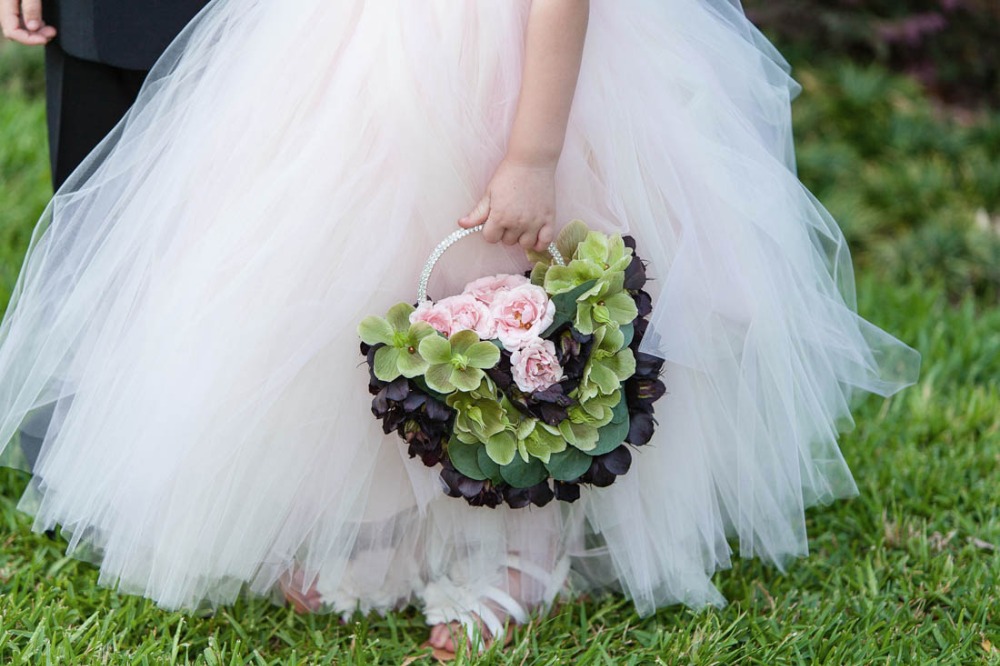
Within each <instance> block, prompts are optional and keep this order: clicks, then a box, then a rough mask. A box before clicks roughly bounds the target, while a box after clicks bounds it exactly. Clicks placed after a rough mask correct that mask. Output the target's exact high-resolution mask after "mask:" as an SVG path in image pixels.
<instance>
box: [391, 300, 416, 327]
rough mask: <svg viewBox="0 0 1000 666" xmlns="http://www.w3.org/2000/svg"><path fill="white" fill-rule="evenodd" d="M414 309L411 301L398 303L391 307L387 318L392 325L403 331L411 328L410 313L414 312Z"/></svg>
mask: <svg viewBox="0 0 1000 666" xmlns="http://www.w3.org/2000/svg"><path fill="white" fill-rule="evenodd" d="M413 310H414V307H413V306H412V305H410V304H409V303H396V304H395V305H393V306H392V307H391V308H389V313H388V314H387V315H386V316H385V318H386V320H388V322H389V325H390V326H392V327H393V328H394V329H395V330H397V331H399V332H400V333H403V332H405V331H408V330H410V315H411V314H412V313H413Z"/></svg>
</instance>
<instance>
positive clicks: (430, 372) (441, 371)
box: [420, 338, 455, 393]
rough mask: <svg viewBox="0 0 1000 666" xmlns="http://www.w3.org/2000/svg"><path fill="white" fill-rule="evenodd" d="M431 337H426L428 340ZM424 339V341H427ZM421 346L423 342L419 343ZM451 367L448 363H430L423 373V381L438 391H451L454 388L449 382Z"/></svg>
mask: <svg viewBox="0 0 1000 666" xmlns="http://www.w3.org/2000/svg"><path fill="white" fill-rule="evenodd" d="M430 339H431V338H427V340H430ZM427 340H424V342H427ZM420 346H421V348H423V343H421V345H420ZM452 369H453V368H452V367H451V366H450V365H448V364H445V363H441V364H438V365H432V366H430V367H429V368H427V372H425V373H424V381H426V382H427V385H428V386H429V387H431V388H432V389H434V390H435V391H437V392H438V393H451V392H452V391H454V390H455V385H454V384H452V383H451V371H452Z"/></svg>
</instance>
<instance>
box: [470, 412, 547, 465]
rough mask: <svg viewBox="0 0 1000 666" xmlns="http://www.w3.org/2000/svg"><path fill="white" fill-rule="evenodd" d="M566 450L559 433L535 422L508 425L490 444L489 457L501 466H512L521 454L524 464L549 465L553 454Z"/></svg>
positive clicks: (536, 420)
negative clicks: (535, 462)
mask: <svg viewBox="0 0 1000 666" xmlns="http://www.w3.org/2000/svg"><path fill="white" fill-rule="evenodd" d="M511 408H512V409H513V406H511ZM565 450H566V440H565V439H563V437H562V435H561V434H560V433H559V429H558V428H556V427H555V426H550V425H548V424H546V423H544V422H542V421H539V420H538V419H533V418H522V419H521V420H520V421H518V422H517V423H516V424H510V425H508V426H507V427H506V428H505V429H504V430H503V431H502V432H499V433H497V434H496V435H494V436H493V437H491V438H490V439H489V441H488V442H486V455H488V456H489V457H490V459H491V460H493V461H494V462H495V463H497V464H498V465H508V464H510V462H511V461H512V460H514V456H515V455H518V454H520V456H521V460H523V461H524V462H530V461H531V459H532V458H538V459H539V460H541V461H542V462H543V463H547V462H549V459H550V458H551V456H552V454H553V453H559V452H561V451H565Z"/></svg>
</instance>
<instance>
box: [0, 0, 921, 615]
mask: <svg viewBox="0 0 1000 666" xmlns="http://www.w3.org/2000/svg"><path fill="white" fill-rule="evenodd" d="M529 8H530V0H479V1H472V0H461V1H456V0H422V1H421V2H408V1H407V2H404V1H403V0H381V1H375V0H369V1H363V0H286V1H284V2H275V1H274V0H214V2H212V3H211V4H210V5H209V6H208V7H207V8H206V9H205V10H204V11H203V12H202V13H201V14H200V15H198V17H197V18H196V19H195V20H194V21H193V22H192V23H191V24H190V25H189V26H188V27H187V29H186V30H185V31H184V32H183V33H182V35H181V36H180V37H179V38H178V39H177V40H176V41H175V42H174V43H173V45H172V46H171V47H170V49H169V50H168V51H167V53H166V54H165V55H164V56H163V57H162V58H161V60H160V61H159V62H158V63H157V65H156V67H155V69H154V70H153V72H152V73H151V75H150V77H149V80H148V82H147V83H146V85H145V87H144V89H143V91H142V93H141V95H140V97H139V100H138V102H137V103H136V105H135V107H134V108H133V109H132V110H131V111H130V112H129V114H128V115H127V117H126V118H125V119H124V120H123V121H122V122H121V124H119V126H118V127H117V128H116V129H115V130H114V131H113V132H112V133H111V135H109V136H108V137H107V139H106V140H105V141H104V142H103V143H102V144H101V145H100V146H99V147H98V148H97V149H96V150H95V151H94V153H93V154H92V155H91V156H90V157H89V158H88V159H87V161H86V162H85V163H84V164H83V165H82V166H81V167H80V168H79V169H78V170H77V171H76V172H75V174H74V175H73V177H72V178H71V179H70V180H69V181H68V182H67V183H66V184H65V186H64V187H62V188H61V189H60V190H59V191H58V192H57V193H56V195H55V197H54V198H53V199H52V201H51V203H50V205H49V206H48V208H47V209H46V211H45V213H44V215H43V217H42V219H41V221H40V222H39V224H38V226H37V228H36V230H35V233H34V235H33V237H32V239H31V243H30V247H29V250H28V255H27V258H26V260H25V264H24V266H23V269H22V272H21V275H20V277H19V279H18V282H17V286H16V288H15V292H14V295H13V298H12V300H11V302H10V305H9V308H8V310H7V313H6V315H5V318H4V320H3V323H2V327H0V443H3V444H4V445H6V450H5V451H4V454H3V462H4V463H5V464H9V465H14V466H20V467H22V468H26V469H27V468H30V469H31V470H32V472H33V478H32V483H31V486H30V488H29V491H28V492H27V493H26V495H25V496H24V498H23V499H22V501H21V504H20V506H21V508H23V509H25V510H28V511H31V512H32V513H33V514H34V515H35V523H34V527H35V529H38V530H41V529H45V528H50V527H53V526H54V525H56V524H61V525H62V526H63V528H64V530H65V532H66V533H67V534H70V535H71V538H70V544H69V550H70V552H71V553H74V554H76V555H77V556H79V557H87V558H90V559H92V560H93V561H95V562H99V563H100V572H101V574H100V579H101V582H102V583H103V584H108V585H117V586H119V587H120V589H121V590H123V591H125V592H129V593H137V594H142V595H146V596H148V597H150V598H152V599H154V600H155V601H156V602H157V603H159V604H161V605H162V606H164V607H168V608H195V607H198V606H206V605H207V606H216V605H218V604H223V603H227V602H230V601H232V600H233V599H234V598H235V597H236V596H237V595H238V594H239V593H240V591H241V590H248V591H250V592H251V593H259V594H273V593H274V590H275V583H276V581H278V580H279V579H280V578H281V577H282V576H285V575H287V574H288V573H289V572H290V571H296V572H298V573H299V574H300V575H301V580H302V581H304V582H303V583H302V585H303V586H308V584H312V583H315V584H316V586H317V588H318V590H319V591H320V592H321V594H322V595H323V599H324V602H325V604H326V605H325V606H324V608H326V609H329V610H335V611H337V612H350V611H351V610H352V609H354V608H355V607H360V608H361V609H362V610H369V609H377V610H380V611H385V610H387V609H389V608H392V607H398V606H400V605H403V604H406V603H409V602H416V603H420V602H421V601H423V600H425V597H427V596H430V595H431V594H433V595H437V597H436V598H439V597H441V595H442V594H444V595H445V596H446V597H447V595H448V589H452V588H454V589H462V587H463V585H464V586H465V587H466V588H469V587H470V586H471V588H473V589H477V586H479V587H482V586H484V585H493V586H496V587H498V588H500V589H505V590H508V591H511V593H512V594H516V597H517V599H518V601H520V602H522V603H524V604H525V605H527V606H530V605H532V604H537V603H547V602H548V601H551V599H552V597H553V596H554V595H555V594H556V593H557V592H558V591H559V589H560V583H561V580H560V578H561V577H563V576H565V575H566V574H565V566H564V564H565V562H567V561H568V562H569V563H570V573H569V574H568V577H569V578H568V579H569V583H570V588H569V589H572V590H584V589H590V588H611V589H615V590H619V591H621V592H623V593H624V594H626V595H627V596H628V597H629V598H631V599H632V600H633V601H634V603H635V607H636V609H637V611H638V612H639V613H640V614H642V615H646V614H649V613H651V612H653V611H654V609H655V608H657V607H659V606H663V605H666V604H673V603H677V602H681V603H685V604H689V605H693V606H697V605H703V604H721V603H723V602H724V600H723V598H722V596H721V595H720V593H719V592H718V591H717V590H716V588H715V587H713V585H712V583H711V581H710V577H711V575H712V574H713V572H715V571H716V570H718V569H720V568H724V567H727V566H729V564H730V557H731V554H732V553H731V546H730V544H731V543H732V544H736V543H738V547H739V552H740V554H741V555H743V556H760V557H762V558H764V559H766V560H768V561H772V562H775V563H777V564H778V565H779V566H780V565H782V564H783V563H785V562H786V561H787V560H788V559H789V558H790V557H793V556H801V555H804V554H806V552H807V542H806V532H805V526H804V525H805V524H804V517H803V511H804V509H805V508H806V507H807V506H809V505H811V504H814V503H817V502H827V501H830V500H833V499H834V498H838V497H844V496H848V495H851V494H854V493H856V492H857V491H856V487H855V485H854V482H853V480H852V477H851V474H850V472H849V470H848V467H847V465H846V464H845V462H844V460H843V458H842V457H841V454H840V452H839V450H838V447H837V445H836V435H837V429H838V427H844V426H849V425H850V422H851V421H850V418H851V417H850V413H849V400H850V397H851V395H852V392H854V391H856V390H864V391H871V392H875V393H878V394H881V395H890V394H892V393H894V392H895V391H897V390H899V389H901V388H903V387H905V386H907V385H909V384H911V383H913V382H914V380H915V378H916V374H917V369H918V366H919V356H918V354H917V353H916V352H915V351H914V350H912V349H910V348H909V347H907V346H906V345H904V344H903V343H901V342H899V341H898V340H896V339H895V338H893V337H891V336H890V335H888V334H887V333H885V332H883V331H881V330H880V329H878V328H875V327H874V326H872V325H871V324H869V323H868V322H866V321H865V320H863V319H861V318H859V317H858V315H857V314H856V313H855V303H854V285H853V277H852V269H851V262H850V257H849V253H848V248H847V246H846V244H845V242H844V238H843V236H842V234H841V232H840V230H839V229H838V227H837V226H836V224H835V222H834V221H833V220H832V219H831V218H830V216H829V215H828V213H827V212H826V211H825V210H824V209H823V208H822V206H821V205H820V204H819V203H818V202H817V201H816V200H815V199H814V198H813V197H812V196H811V195H810V194H809V193H808V192H807V191H806V190H805V189H804V187H803V186H802V185H801V184H800V182H799V181H798V179H797V177H796V174H795V166H794V158H793V146H792V134H791V127H790V116H789V102H790V100H791V99H792V98H793V97H794V96H795V94H796V92H797V85H796V84H795V82H794V81H793V80H792V79H791V78H790V77H789V74H788V68H787V65H786V63H785V62H784V60H782V58H781V56H780V55H779V54H778V53H777V52H776V51H775V50H774V49H773V48H772V47H771V45H770V44H768V43H767V42H766V41H765V40H764V38H763V37H762V36H761V35H760V34H759V33H758V32H757V31H756V30H755V29H754V28H753V27H752V25H751V24H750V23H749V22H748V20H747V19H746V18H745V17H744V15H743V13H742V10H741V9H740V8H739V6H738V5H737V4H734V3H730V2H728V1H726V0H592V2H591V19H590V27H589V31H588V35H587V42H586V48H585V53H584V60H583V65H582V69H581V72H580V78H579V84H578V89H577V93H576V98H575V100H574V104H573V110H572V114H571V118H570V123H569V130H568V133H567V138H566V145H565V149H564V152H563V154H562V158H561V161H560V163H559V168H558V172H557V181H558V183H557V185H558V193H557V203H558V216H557V217H558V219H559V220H560V221H568V220H570V219H573V218H580V219H583V220H585V221H586V222H587V223H589V224H590V225H591V226H593V227H596V228H599V229H602V230H605V231H620V232H627V233H630V234H632V235H633V236H635V238H636V240H637V243H638V247H639V250H640V254H641V255H642V256H643V257H644V258H645V259H648V261H649V262H650V266H649V272H650V275H651V277H652V278H653V282H651V283H650V291H651V292H652V294H653V297H654V314H653V317H652V325H651V333H650V334H649V335H648V336H647V337H646V338H645V339H644V341H643V345H644V349H645V351H648V352H652V353H656V354H659V355H661V356H663V357H664V358H666V359H667V363H666V366H665V374H664V381H665V382H666V385H667V389H668V394H667V396H665V397H664V398H663V399H662V400H661V401H659V402H658V403H657V406H656V418H657V420H658V422H659V427H658V429H657V431H656V434H655V436H654V438H653V440H652V442H651V443H650V445H648V446H646V447H643V448H642V449H638V450H636V451H635V454H634V458H635V459H634V463H633V468H632V470H631V471H630V472H629V473H628V474H627V475H625V476H624V477H621V478H619V480H618V481H617V482H616V483H615V484H614V485H613V486H611V487H609V488H606V489H587V490H585V491H584V493H583V497H582V498H581V499H580V500H579V501H578V502H576V503H574V504H571V505H570V504H564V503H560V502H552V503H551V504H549V505H547V506H546V507H544V508H542V509H538V508H533V509H531V510H526V509H520V510H513V509H509V508H507V509H504V508H501V509H496V510H490V509H485V508H473V507H469V506H467V505H465V503H464V502H463V501H461V500H456V499H451V498H448V497H446V496H445V495H444V494H443V492H442V489H441V486H440V484H439V482H438V479H437V471H436V470H435V469H428V468H426V467H424V466H423V465H422V464H421V463H420V462H419V461H418V460H411V459H409V458H407V457H406V454H405V450H404V447H403V446H401V443H400V441H399V440H398V438H397V437H396V436H395V435H391V436H386V435H383V434H382V432H381V429H380V425H379V423H378V422H377V421H376V420H375V419H374V418H373V417H372V415H371V413H370V411H369V405H370V399H371V397H370V396H369V395H368V393H367V392H366V382H367V369H366V367H365V366H364V364H363V363H362V358H361V356H360V355H359V352H358V344H357V342H358V341H357V336H356V331H355V326H356V324H357V322H358V321H359V320H360V319H361V318H362V317H364V316H365V315H368V314H374V313H381V312H384V311H385V310H386V309H387V308H388V307H389V306H390V305H392V304H393V303H396V302H398V301H401V300H405V301H412V300H413V299H414V295H415V292H416V287H417V279H418V275H419V272H420V268H421V266H422V265H423V262H424V261H425V259H426V256H427V253H428V252H429V251H430V250H431V249H432V248H433V247H434V246H435V245H436V244H437V243H438V242H439V241H440V240H441V239H442V238H444V236H446V235H447V234H448V233H450V232H451V231H453V230H454V229H455V228H456V224H455V220H456V219H457V218H458V217H459V216H460V215H462V214H464V213H465V212H467V210H468V209H469V208H470V207H471V206H472V204H474V203H475V201H476V200H477V199H478V197H479V196H480V195H481V194H482V192H483V190H484V187H485V185H486V183H487V182H488V179H489V177H490V176H491V175H492V172H493V170H494V168H495V167H496V165H497V164H498V162H499V161H500V159H501V158H502V156H503V154H504V149H505V143H506V140H507V136H508V132H509V129H510V125H511V121H512V118H513V113H514V108H515V104H516V101H517V96H518V86H519V80H520V72H521V65H522V56H523V46H524V29H525V25H526V21H527V17H528V11H529ZM526 267H527V263H526V261H525V260H524V258H523V256H522V255H521V252H520V250H518V249H517V248H507V247H504V246H502V245H489V244H487V243H485V242H484V241H482V239H481V238H480V237H478V236H474V237H472V238H470V239H466V240H464V241H462V242H461V243H460V244H459V245H456V246H455V247H454V248H452V249H451V250H450V251H449V252H448V253H446V254H445V256H444V258H443V259H442V261H441V263H440V265H439V267H438V269H437V271H436V272H435V276H434V278H433V279H432V281H431V285H430V293H431V295H432V296H434V297H437V298H440V297H442V296H445V295H449V294H451V293H455V292H457V291H458V290H459V289H460V288H461V285H462V284H464V283H465V282H466V281H468V280H470V279H472V278H475V277H479V276H482V275H486V274H492V273H496V272H519V271H521V270H523V269H524V268H526ZM32 444H34V445H32ZM510 553H516V554H517V556H518V557H519V558H520V559H521V560H522V561H529V562H530V563H532V564H533V566H534V567H535V569H536V570H537V569H539V568H540V569H541V570H542V571H543V572H551V574H552V576H551V577H550V578H552V579H551V580H541V578H545V576H544V575H539V576H524V577H522V580H521V582H520V584H519V585H507V583H506V581H507V576H506V574H505V572H504V569H503V565H504V563H505V562H506V561H507V560H506V558H507V557H508V554H510ZM296 580H298V579H296ZM449 585H451V586H452V588H449V587H448V586H449ZM442 590H444V592H442ZM459 598H460V597H458V596H454V595H453V596H452V597H451V599H452V600H453V601H454V600H455V599H459ZM435 603H437V602H435ZM442 603H443V602H442ZM456 603H457V602H456Z"/></svg>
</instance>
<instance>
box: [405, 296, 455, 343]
mask: <svg viewBox="0 0 1000 666" xmlns="http://www.w3.org/2000/svg"><path fill="white" fill-rule="evenodd" d="M418 321H422V322H426V323H428V324H430V325H431V327H432V328H433V329H434V330H435V331H437V332H438V333H440V334H442V335H445V336H449V335H451V331H452V317H451V310H449V309H448V308H443V307H440V305H438V304H437V303H432V302H430V301H424V302H423V303H421V304H420V305H418V306H417V309H416V310H414V311H413V312H411V313H410V323H411V324H415V323H417V322H418Z"/></svg>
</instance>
